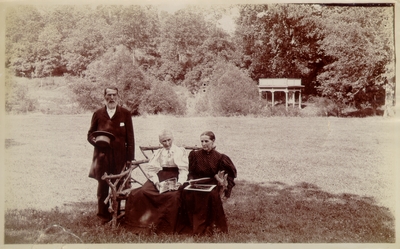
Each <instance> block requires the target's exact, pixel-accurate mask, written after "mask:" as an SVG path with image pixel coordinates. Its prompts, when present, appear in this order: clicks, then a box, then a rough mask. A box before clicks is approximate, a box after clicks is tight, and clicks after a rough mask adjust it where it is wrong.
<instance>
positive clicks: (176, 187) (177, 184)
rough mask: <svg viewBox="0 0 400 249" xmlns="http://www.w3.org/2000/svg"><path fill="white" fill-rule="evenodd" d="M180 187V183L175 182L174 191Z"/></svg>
mask: <svg viewBox="0 0 400 249" xmlns="http://www.w3.org/2000/svg"><path fill="white" fill-rule="evenodd" d="M181 186H182V183H180V182H177V183H176V185H175V188H174V189H175V190H178V189H179V188H180V187H181Z"/></svg>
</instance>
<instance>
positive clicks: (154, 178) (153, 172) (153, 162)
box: [147, 149, 162, 184]
mask: <svg viewBox="0 0 400 249" xmlns="http://www.w3.org/2000/svg"><path fill="white" fill-rule="evenodd" d="M161 151H162V149H160V150H157V151H156V153H154V155H153V157H152V158H151V159H150V161H149V163H148V164H147V176H148V178H149V180H150V181H151V182H153V183H154V184H155V183H157V182H159V180H158V175H157V173H158V171H160V170H161V166H160V163H159V158H160V156H161Z"/></svg>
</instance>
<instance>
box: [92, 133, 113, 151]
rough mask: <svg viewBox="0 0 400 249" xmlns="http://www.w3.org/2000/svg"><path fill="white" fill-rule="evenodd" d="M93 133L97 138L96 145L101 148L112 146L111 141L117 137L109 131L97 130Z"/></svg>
mask: <svg viewBox="0 0 400 249" xmlns="http://www.w3.org/2000/svg"><path fill="white" fill-rule="evenodd" d="M92 135H93V136H94V137H95V138H96V146H98V147H101V148H107V147H110V143H111V141H113V140H114V139H115V137H114V135H113V134H112V133H110V132H107V131H95V132H93V133H92Z"/></svg>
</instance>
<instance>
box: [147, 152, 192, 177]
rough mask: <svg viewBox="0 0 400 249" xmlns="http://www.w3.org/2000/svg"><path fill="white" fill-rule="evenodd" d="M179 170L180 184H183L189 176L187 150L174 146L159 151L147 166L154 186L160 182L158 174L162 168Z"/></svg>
mask: <svg viewBox="0 0 400 249" xmlns="http://www.w3.org/2000/svg"><path fill="white" fill-rule="evenodd" d="M163 167H164V168H171V167H172V168H176V167H177V168H178V170H179V176H178V182H180V183H181V184H183V183H184V182H185V181H186V180H187V175H188V155H187V153H186V150H185V148H183V147H178V146H176V145H175V144H172V146H171V149H169V150H167V149H165V148H162V149H159V150H157V151H156V152H155V153H154V155H153V157H152V158H151V159H150V161H149V163H148V165H147V175H148V177H149V180H150V181H151V182H153V183H154V184H155V183H157V182H159V180H158V176H157V173H158V172H159V171H160V170H162V168H163Z"/></svg>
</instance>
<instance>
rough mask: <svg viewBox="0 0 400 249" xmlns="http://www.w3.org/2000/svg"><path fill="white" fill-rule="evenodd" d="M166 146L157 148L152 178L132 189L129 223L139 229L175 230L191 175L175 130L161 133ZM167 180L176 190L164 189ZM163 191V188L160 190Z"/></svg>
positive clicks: (150, 172) (150, 166) (127, 212)
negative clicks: (184, 184) (185, 188)
mask: <svg viewBox="0 0 400 249" xmlns="http://www.w3.org/2000/svg"><path fill="white" fill-rule="evenodd" d="M159 140H160V143H161V144H162V146H163V148H162V149H159V150H157V151H156V152H155V153H154V155H153V157H152V158H151V160H150V161H149V163H148V177H149V180H148V181H147V182H146V183H145V184H143V186H142V187H140V188H138V189H134V190H132V192H131V193H130V194H129V196H128V200H127V202H126V206H125V219H126V224H127V225H128V227H129V228H131V229H132V230H133V231H135V232H142V231H143V232H146V231H149V229H151V230H152V231H155V232H156V233H173V232H174V231H175V225H176V221H177V215H178V210H179V208H180V203H181V197H180V196H181V191H180V189H181V188H179V187H180V186H182V185H183V183H184V182H185V180H186V179H187V175H188V156H187V153H186V150H185V149H184V148H181V147H178V146H176V145H174V144H173V140H174V138H173V135H172V132H171V131H168V130H163V131H162V132H161V133H160V134H159ZM165 180H171V181H172V182H173V183H174V182H175V181H176V184H171V185H172V186H174V187H173V189H171V190H169V191H166V192H162V191H163V188H165V187H168V186H166V185H165V183H166V181H165ZM160 190H161V191H160Z"/></svg>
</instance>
